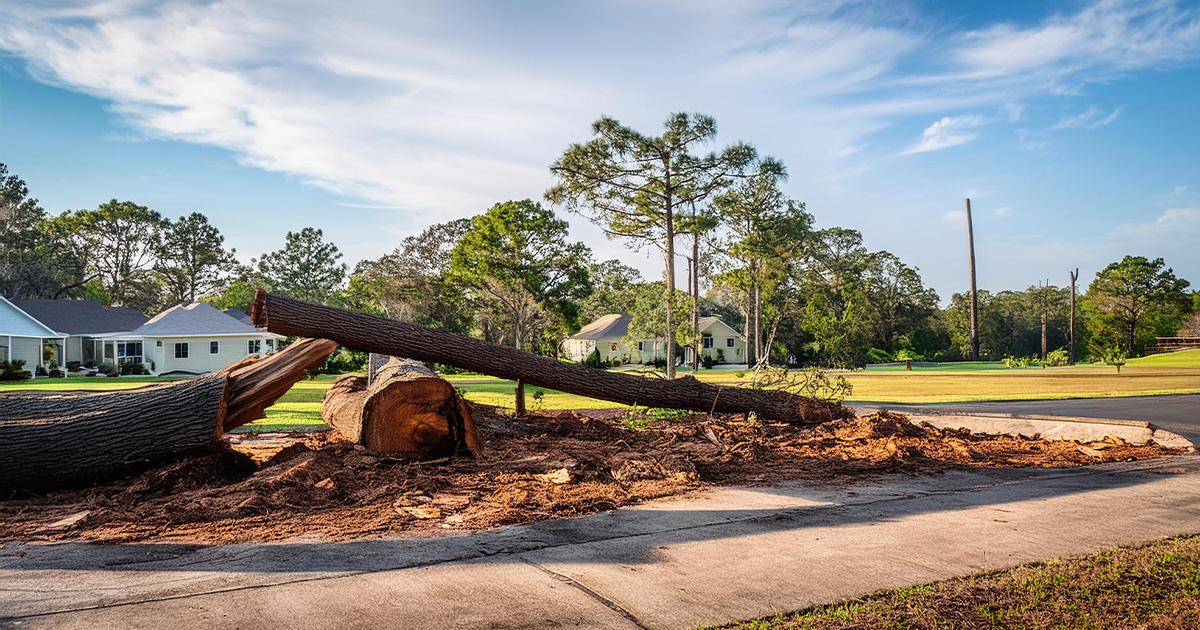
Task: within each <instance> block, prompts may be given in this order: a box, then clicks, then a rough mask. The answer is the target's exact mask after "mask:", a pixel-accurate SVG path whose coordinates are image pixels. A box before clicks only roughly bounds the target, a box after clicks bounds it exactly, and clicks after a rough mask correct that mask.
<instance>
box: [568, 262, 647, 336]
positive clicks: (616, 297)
mask: <svg viewBox="0 0 1200 630" xmlns="http://www.w3.org/2000/svg"><path fill="white" fill-rule="evenodd" d="M588 276H589V277H590V278H591V280H592V293H591V294H590V295H588V296H587V297H586V298H584V299H583V300H581V301H580V302H579V319H580V322H581V323H583V322H590V321H593V320H595V319H596V318H598V317H600V316H602V315H608V314H609V313H625V312H627V311H628V310H629V303H630V301H631V300H632V297H633V296H632V294H631V293H630V292H631V291H632V290H633V288H634V287H635V286H636V285H638V284H641V282H642V275H641V273H639V272H638V270H637V269H634V268H633V267H630V266H628V265H626V264H624V263H622V262H621V261H619V260H615V259H613V260H605V261H602V262H598V263H594V264H592V265H591V267H589V269H588Z"/></svg>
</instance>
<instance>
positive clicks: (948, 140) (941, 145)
mask: <svg viewBox="0 0 1200 630" xmlns="http://www.w3.org/2000/svg"><path fill="white" fill-rule="evenodd" d="M984 124H987V119H986V118H984V117H983V116H978V115H973V116H946V117H944V118H941V119H939V120H936V121H934V123H933V124H932V125H929V126H928V127H926V128H925V131H923V132H921V139H920V140H918V141H917V143H916V144H914V145H912V146H911V147H909V148H907V149H905V150H904V151H902V152H901V153H900V155H910V154H912V153H925V152H927V151H938V150H941V149H948V148H950V147H956V146H959V145H961V144H966V143H968V142H970V141H972V140H974V139H975V138H976V137H978V136H979V134H978V133H977V132H975V131H974V129H976V128H977V127H980V126H982V125H984Z"/></svg>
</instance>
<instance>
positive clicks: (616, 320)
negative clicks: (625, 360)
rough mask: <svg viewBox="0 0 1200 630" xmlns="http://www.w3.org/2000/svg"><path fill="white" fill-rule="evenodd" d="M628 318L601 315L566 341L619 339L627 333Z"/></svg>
mask: <svg viewBox="0 0 1200 630" xmlns="http://www.w3.org/2000/svg"><path fill="white" fill-rule="evenodd" d="M629 322H630V317H629V316H628V315H625V314H621V313H610V314H608V315H603V316H601V317H600V318H598V319H597V320H596V321H594V322H592V323H590V324H588V325H587V326H584V327H583V328H582V329H580V331H579V332H577V333H575V334H574V335H571V336H570V337H567V338H568V339H621V338H623V337H624V336H625V333H626V332H628V331H629Z"/></svg>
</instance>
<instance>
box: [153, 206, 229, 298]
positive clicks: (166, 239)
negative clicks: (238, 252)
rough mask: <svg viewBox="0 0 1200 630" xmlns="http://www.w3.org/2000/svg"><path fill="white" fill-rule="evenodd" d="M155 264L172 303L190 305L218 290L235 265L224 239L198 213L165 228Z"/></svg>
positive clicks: (183, 217) (206, 218) (170, 223)
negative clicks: (228, 271) (226, 274)
mask: <svg viewBox="0 0 1200 630" xmlns="http://www.w3.org/2000/svg"><path fill="white" fill-rule="evenodd" d="M164 228H165V229H163V231H162V236H161V240H160V241H159V243H158V252H157V257H156V258H157V260H156V262H155V265H154V270H155V272H157V273H158V276H159V278H160V279H161V280H162V283H163V286H164V287H165V288H166V293H167V296H166V297H167V300H168V301H169V302H170V303H172V304H180V303H184V304H190V303H192V302H195V301H196V298H197V297H199V296H201V295H204V294H207V293H210V292H213V291H215V290H217V289H218V288H220V286H221V277H222V276H223V275H224V273H225V272H226V271H227V270H228V269H229V268H230V267H232V266H233V265H234V264H236V263H235V260H234V258H233V251H232V250H226V249H225V247H224V245H225V237H224V236H221V232H220V231H218V230H217V228H216V227H214V226H213V225H212V224H211V223H209V222H208V217H206V216H204V215H203V214H201V213H199V212H193V213H191V214H189V215H186V216H182V217H179V218H178V219H176V220H175V221H170V222H168V223H167V224H165V225H164Z"/></svg>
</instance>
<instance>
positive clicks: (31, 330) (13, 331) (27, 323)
mask: <svg viewBox="0 0 1200 630" xmlns="http://www.w3.org/2000/svg"><path fill="white" fill-rule="evenodd" d="M4 336H13V337H56V336H58V333H57V332H55V331H53V330H51V329H50V328H48V327H47V326H46V325H45V324H43V323H42V322H39V321H38V320H37V319H36V318H35V317H33V316H32V315H30V314H29V313H26V312H25V311H24V309H22V308H21V307H19V306H17V305H16V304H13V303H12V302H10V301H8V300H7V299H5V298H4V296H2V295H0V337H4Z"/></svg>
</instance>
